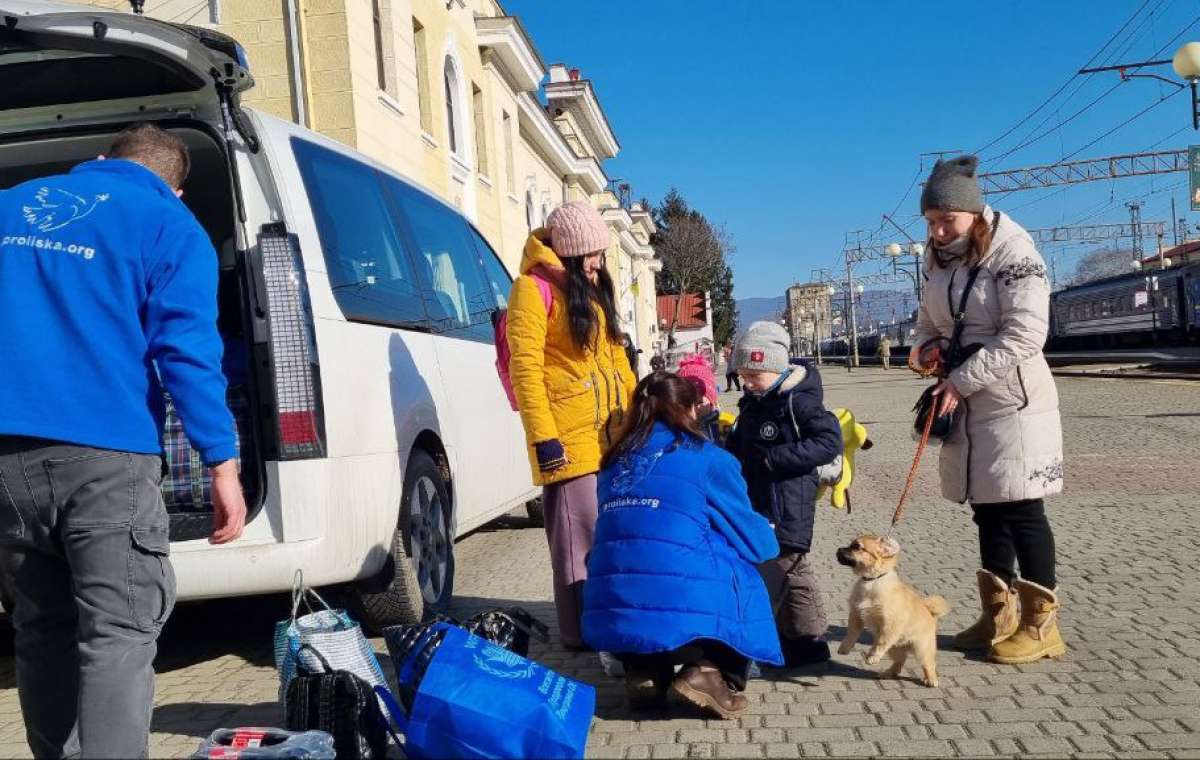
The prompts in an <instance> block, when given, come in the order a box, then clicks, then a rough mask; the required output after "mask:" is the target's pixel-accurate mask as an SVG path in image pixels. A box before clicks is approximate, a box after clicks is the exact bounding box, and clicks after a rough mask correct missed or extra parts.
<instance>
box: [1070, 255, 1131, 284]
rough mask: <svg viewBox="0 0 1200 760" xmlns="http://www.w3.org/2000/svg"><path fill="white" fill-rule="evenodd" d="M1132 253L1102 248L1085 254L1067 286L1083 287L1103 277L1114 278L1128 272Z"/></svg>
mask: <svg viewBox="0 0 1200 760" xmlns="http://www.w3.org/2000/svg"><path fill="white" fill-rule="evenodd" d="M1132 260H1133V253H1132V252H1131V251H1129V250H1113V249H1111V248H1102V249H1100V250H1096V251H1091V252H1090V253H1087V254H1085V255H1084V256H1083V257H1082V258H1081V259H1079V263H1078V264H1077V265H1076V266H1075V276H1074V277H1072V278H1071V279H1070V281H1069V282H1068V283H1067V284H1068V285H1083V284H1084V283H1088V282H1092V281H1094V280H1102V279H1104V278H1105V277H1114V276H1116V275H1119V274H1126V273H1128V272H1129V271H1130V262H1131V261H1132Z"/></svg>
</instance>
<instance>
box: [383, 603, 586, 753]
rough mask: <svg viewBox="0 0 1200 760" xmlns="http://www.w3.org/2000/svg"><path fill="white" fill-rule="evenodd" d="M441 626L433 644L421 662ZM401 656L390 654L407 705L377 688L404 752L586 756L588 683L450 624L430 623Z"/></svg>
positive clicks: (384, 690)
mask: <svg viewBox="0 0 1200 760" xmlns="http://www.w3.org/2000/svg"><path fill="white" fill-rule="evenodd" d="M439 632H444V633H443V636H439V637H437V638H440V643H439V644H438V646H437V649H436V651H435V652H434V653H433V655H432V657H429V656H428V655H427V654H426V655H425V659H427V663H423V662H420V661H421V660H422V655H423V653H425V650H426V649H427V648H428V647H429V646H430V644H431V643H432V642H433V641H434V639H435V635H436V634H438V633H439ZM394 654H399V653H394ZM401 656H402V657H403V660H401V661H395V660H393V661H394V663H395V665H396V674H397V680H398V682H399V685H400V688H401V690H404V689H405V688H409V689H412V691H413V694H414V696H413V698H412V707H411V709H410V710H408V712H407V714H406V712H405V710H404V708H402V707H401V706H400V705H399V704H398V703H397V702H396V700H395V699H394V698H393V697H392V695H391V694H390V693H388V692H387V690H386V689H376V692H377V693H378V694H379V695H380V698H381V699H382V700H383V701H384V702H385V704H386V705H387V707H388V712H389V713H391V715H392V719H393V720H394V721H395V722H396V725H397V728H399V730H400V731H401V732H402V733H403V734H404V736H405V741H404V752H405V754H406V755H407V756H408V757H410V758H414V759H416V760H421V759H422V758H443V757H456V758H517V757H537V758H582V757H583V752H584V748H585V746H586V745H587V737H588V731H589V730H590V729H591V725H592V715H593V714H594V713H595V709H596V690H595V689H594V688H592V687H591V686H589V685H587V684H585V683H580V682H579V681H574V680H572V679H569V678H565V677H563V676H561V675H559V674H558V673H555V672H554V671H553V670H550V669H549V668H547V667H545V666H544V665H540V664H538V663H536V662H533V661H531V660H527V659H525V658H524V657H521V656H520V655H518V654H515V653H513V652H510V651H508V650H507V649H504V648H502V647H499V646H496V645H495V644H492V643H490V642H488V641H485V640H484V639H481V638H479V637H478V636H473V635H471V634H470V633H467V632H466V631H464V630H463V629H461V628H459V627H458V626H454V625H450V624H447V623H438V624H436V625H433V626H430V627H429V629H428V630H427V631H426V632H425V633H424V634H423V635H422V636H421V639H420V641H419V643H418V644H417V645H416V646H413V647H412V648H411V649H409V651H408V652H406V653H404V654H402V655H401ZM418 663H420V666H419V667H418ZM419 673H421V675H420V678H419V683H414V681H415V680H416V679H417V676H418V674H419Z"/></svg>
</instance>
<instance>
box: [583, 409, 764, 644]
mask: <svg viewBox="0 0 1200 760" xmlns="http://www.w3.org/2000/svg"><path fill="white" fill-rule="evenodd" d="M599 501H600V516H599V519H598V520H597V522H596V537H595V543H594V544H593V546H592V551H591V554H590V555H589V557H588V579H587V583H586V584H585V585H584V588H583V638H584V640H585V641H586V642H587V643H588V645H590V646H592V647H593V648H595V649H598V650H601V651H607V652H614V653H618V654H653V653H655V652H666V651H671V650H673V649H677V648H679V647H681V646H683V645H684V644H687V643H689V642H691V641H694V640H696V639H715V640H717V641H720V642H723V643H725V644H727V645H728V646H730V647H732V648H733V649H736V650H737V651H738V652H740V653H741V654H743V655H745V656H746V657H749V658H751V659H754V660H757V661H759V662H766V663H772V664H776V665H781V664H783V657H782V656H781V654H780V651H779V637H778V635H777V633H776V631H775V620H774V617H773V616H772V614H771V602H770V600H769V599H768V597H767V589H766V586H765V585H764V584H763V581H762V578H761V576H759V574H758V571H757V570H756V569H755V566H756V565H757V564H759V563H762V562H766V561H767V560H769V559H771V558H773V557H775V556H776V555H777V554H778V553H779V544H778V543H777V542H776V541H775V536H774V533H773V531H772V530H771V526H770V525H769V524H768V523H767V521H766V520H765V519H764V518H763V517H761V516H760V515H758V514H756V513H755V512H754V510H753V509H752V508H751V507H750V501H749V499H748V498H747V493H746V483H745V481H744V480H742V474H741V468H740V466H739V465H738V462H737V460H736V459H734V458H733V457H732V456H730V455H729V454H728V453H727V452H725V451H723V450H721V449H720V448H719V447H717V446H716V445H714V444H712V443H710V442H708V441H701V440H698V439H695V438H692V437H691V436H685V437H682V438H681V437H680V436H678V435H676V434H675V433H674V432H672V431H671V430H670V429H668V428H667V427H666V426H665V425H662V424H659V425H658V426H656V427H655V429H654V431H653V433H652V434H651V435H650V437H649V438H648V439H647V441H646V443H645V445H643V446H642V447H641V448H640V449H638V450H636V451H634V452H632V453H630V454H628V455H626V456H624V457H622V458H621V459H620V460H619V461H618V462H617V463H616V464H615V465H613V466H610V467H608V468H605V469H603V470H601V472H600V476H599Z"/></svg>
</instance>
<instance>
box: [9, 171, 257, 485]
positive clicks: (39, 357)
mask: <svg viewBox="0 0 1200 760" xmlns="http://www.w3.org/2000/svg"><path fill="white" fill-rule="evenodd" d="M216 323H217V255H216V252H215V251H214V250H213V247H212V243H211V242H209V239H208V236H207V235H206V234H205V233H204V230H203V228H201V227H200V224H199V223H198V222H197V221H196V219H195V217H193V216H192V214H191V212H189V211H188V209H187V207H185V206H184V205H183V203H182V202H181V201H180V200H179V199H178V198H177V197H175V193H174V192H172V190H171V188H169V187H168V186H167V184H166V183H165V182H163V181H162V180H161V179H159V177H158V176H157V175H156V174H154V173H153V172H151V171H150V170H149V169H146V168H144V167H142V166H140V165H139V164H136V163H133V162H131V161H122V160H108V161H89V162H87V163H85V164H81V165H79V166H77V167H75V169H74V170H73V171H71V172H70V173H69V174H63V175H60V176H56V177H47V178H45V179H38V180H34V181H32V182H26V183H24V184H21V185H17V186H16V187H13V188H11V189H9V190H4V191H0V356H2V357H4V372H3V373H2V374H0V435H5V434H7V435H21V436H29V437H34V438H48V439H51V440H56V441H63V442H66V443H74V444H79V445H83V446H94V447H96V448H102V449H114V450H117V451H131V452H137V453H145V454H156V453H159V452H160V451H161V450H162V446H161V443H160V436H161V431H162V427H163V425H162V422H163V406H164V404H163V393H162V389H161V388H160V380H159V378H160V377H161V384H162V385H165V386H166V390H167V391H168V392H169V393H170V394H171V397H172V400H173V402H174V404H175V407H176V408H177V409H178V410H179V414H180V417H182V419H183V423H184V427H185V429H186V430H187V433H188V437H189V438H190V439H191V442H192V445H193V446H194V447H195V448H196V450H197V451H199V452H200V456H201V457H202V459H203V460H204V462H205V464H215V463H217V462H221V461H223V460H226V459H231V458H233V457H234V456H235V455H236V454H237V451H236V448H235V443H234V440H235V439H234V426H233V416H232V415H231V414H230V413H229V410H228V408H226V406H225V385H226V383H225V377H224V375H222V373H221V339H220V336H219V335H218V333H217V324H216Z"/></svg>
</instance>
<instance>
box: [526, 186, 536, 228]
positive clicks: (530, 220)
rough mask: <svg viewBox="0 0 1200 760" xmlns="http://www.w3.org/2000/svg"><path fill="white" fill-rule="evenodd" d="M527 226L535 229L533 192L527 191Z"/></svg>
mask: <svg viewBox="0 0 1200 760" xmlns="http://www.w3.org/2000/svg"><path fill="white" fill-rule="evenodd" d="M525 225H526V226H527V227H529V229H530V230H532V229H533V226H534V225H533V191H532V190H526V191H525Z"/></svg>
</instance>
